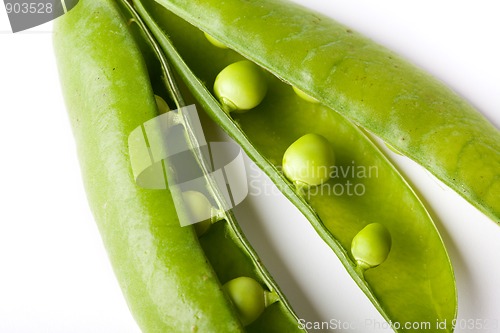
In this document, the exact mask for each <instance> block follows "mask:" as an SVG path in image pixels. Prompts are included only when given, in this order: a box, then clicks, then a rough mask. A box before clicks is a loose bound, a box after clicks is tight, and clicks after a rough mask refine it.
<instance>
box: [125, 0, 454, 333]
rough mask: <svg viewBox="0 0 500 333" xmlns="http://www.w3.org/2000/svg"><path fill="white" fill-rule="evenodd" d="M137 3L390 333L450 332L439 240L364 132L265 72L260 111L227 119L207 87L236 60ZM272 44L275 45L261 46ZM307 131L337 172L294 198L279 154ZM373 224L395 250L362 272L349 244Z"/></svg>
mask: <svg viewBox="0 0 500 333" xmlns="http://www.w3.org/2000/svg"><path fill="white" fill-rule="evenodd" d="M135 5H136V6H137V8H138V11H139V13H140V14H141V16H142V17H143V18H144V20H145V22H146V23H147V24H148V26H149V28H150V30H151V31H152V33H153V34H154V35H155V37H156V38H157V40H158V42H159V44H160V45H161V46H162V48H163V49H164V51H165V54H167V56H168V57H169V58H170V60H171V62H172V64H173V65H174V66H175V68H176V69H177V71H178V74H179V76H180V77H181V78H182V79H183V81H184V82H185V83H186V84H187V86H188V87H189V88H190V89H191V92H192V94H193V95H194V96H195V98H196V99H197V101H198V102H199V104H200V105H202V106H203V108H204V109H205V110H206V112H207V113H208V114H209V115H210V116H211V117H212V118H213V119H214V120H215V121H216V122H217V123H218V124H219V125H220V126H221V127H222V128H224V130H225V131H227V132H228V133H229V134H230V135H231V136H232V137H233V138H234V139H235V140H236V141H237V142H238V143H239V144H240V145H241V146H242V148H243V149H244V150H245V151H246V152H247V153H248V155H249V156H250V157H251V158H252V159H253V160H254V161H255V162H256V163H257V164H258V165H259V166H260V167H261V168H262V169H263V170H264V171H265V172H266V173H267V175H268V176H269V177H270V178H271V179H272V181H273V182H274V183H275V184H276V185H277V186H278V188H279V189H280V190H281V191H282V192H283V193H284V194H285V195H286V196H287V197H288V198H289V199H290V200H291V201H292V202H293V203H294V204H295V205H296V206H297V207H298V208H299V209H300V210H301V211H302V212H303V213H304V215H305V216H306V217H307V218H308V219H309V221H310V222H311V223H312V225H313V226H314V228H315V229H316V230H317V232H318V233H319V235H320V236H321V237H322V238H323V239H324V240H325V241H326V243H327V244H328V245H329V246H330V247H331V248H332V249H333V251H334V252H335V253H336V254H337V256H338V257H339V259H340V260H341V262H342V263H343V265H344V266H345V268H346V270H347V271H348V272H349V274H350V275H351V276H352V278H353V279H354V280H355V282H356V283H357V284H358V285H359V287H360V288H361V289H362V290H363V292H364V293H365V294H366V295H367V296H368V298H369V299H370V300H371V301H372V303H373V304H374V305H375V307H376V308H377V309H378V310H379V311H380V313H381V314H382V315H383V316H384V318H385V319H386V320H388V321H390V322H392V323H395V324H394V325H393V328H394V330H395V331H397V332H407V331H411V330H412V329H411V328H408V327H412V323H423V322H428V323H432V325H435V324H436V323H444V322H446V323H447V325H446V328H443V327H442V326H441V327H432V331H436V332H437V331H442V332H451V331H452V330H453V328H452V327H451V323H452V321H453V319H454V318H455V316H456V310H457V297H456V289H455V280H454V275H453V270H452V267H451V263H450V261H449V258H448V255H447V253H446V250H445V248H444V245H443V242H442V240H441V238H440V236H439V234H438V232H437V230H436V227H435V225H434V223H433V221H432V219H431V217H430V216H429V214H428V212H427V211H426V209H425V208H424V206H423V205H422V203H421V201H420V200H419V199H418V198H417V196H416V195H415V193H414V192H413V191H412V189H411V188H410V187H409V186H408V184H407V183H406V182H405V180H404V179H403V178H402V177H401V175H400V174H399V173H398V171H397V170H396V169H395V168H394V167H393V166H392V165H391V163H390V162H389V161H388V160H387V158H386V157H385V156H384V155H383V154H382V153H381V152H380V150H379V149H378V148H377V146H376V145H375V144H374V143H373V142H372V141H371V140H370V139H369V138H368V137H367V135H366V134H365V133H364V132H363V130H361V129H360V128H359V127H357V126H356V125H354V124H353V123H351V122H349V121H348V120H346V119H345V118H343V117H342V116H341V115H340V114H338V113H336V112H333V111H332V110H331V109H329V108H328V107H326V106H324V105H321V104H313V103H309V102H307V101H305V100H303V99H301V98H299V97H298V96H297V95H296V94H295V93H294V92H293V90H292V87H291V86H289V85H288V84H286V83H284V82H282V81H281V80H280V79H278V78H276V77H275V76H273V75H271V74H267V84H268V92H267V95H266V97H265V98H264V100H263V101H262V102H261V103H260V104H259V106H257V107H256V108H254V109H252V110H250V111H248V112H246V113H242V114H234V115H233V114H231V115H228V114H227V113H226V112H224V111H223V110H222V108H221V105H220V104H219V102H218V101H217V100H216V99H215V98H214V97H213V95H212V93H211V91H210V90H209V89H208V88H207V86H212V84H213V82H214V81H215V77H216V75H217V74H218V73H219V71H221V70H222V69H223V68H225V67H226V66H227V65H229V64H231V63H234V62H236V61H239V60H241V59H243V57H242V56H241V55H239V54H237V53H236V52H233V51H231V50H227V49H226V50H224V49H220V48H216V47H214V46H213V45H211V44H210V43H209V42H208V41H207V40H206V38H205V37H204V34H203V32H202V31H200V30H199V29H198V28H196V27H194V26H192V25H191V24H189V23H187V22H186V21H184V20H183V19H181V18H179V17H177V16H175V15H174V14H172V13H171V12H169V11H167V10H165V9H164V8H161V7H160V6H158V5H155V4H154V3H153V2H147V1H136V2H135ZM180 7H182V6H180ZM186 7H189V6H188V5H186ZM233 10H234V11H236V12H238V10H237V9H234V8H233ZM181 14H182V13H181ZM250 15H253V14H250ZM187 16H188V15H186V17H187ZM241 20H242V21H244V20H245V19H244V18H243V17H242V18H241ZM215 21H217V20H215ZM220 29H221V30H224V29H226V27H221V28H220ZM167 36H168V38H167ZM226 38H228V39H225V40H224V42H227V41H229V37H226ZM228 44H229V45H231V46H232V45H234V44H232V42H228ZM274 47H279V46H277V45H275V44H274V42H273V43H272V45H267V44H266V45H263V46H262V48H269V49H271V48H274ZM207 64H209V65H207ZM283 77H284V78H286V75H283V76H282V77H281V78H283ZM308 133H315V134H320V135H321V136H323V137H324V138H326V139H327V140H328V143H329V144H330V145H331V146H332V147H333V150H334V152H335V155H336V168H335V170H336V171H337V173H336V174H334V175H332V177H331V179H330V180H329V181H328V182H327V183H325V184H323V185H322V186H320V187H312V188H310V189H308V190H306V192H305V193H302V194H301V193H297V192H296V188H295V187H294V185H293V184H291V183H290V182H289V181H288V180H287V179H286V178H285V177H284V176H283V175H282V173H281V172H280V171H279V170H280V168H281V167H282V165H281V163H282V159H283V155H284V153H285V151H286V149H287V148H288V147H289V146H290V145H291V144H292V143H293V142H294V141H296V140H297V139H298V138H300V137H301V136H303V135H304V134H308ZM372 223H378V224H381V225H382V226H383V227H385V229H387V231H388V233H389V234H390V238H391V241H392V247H391V249H390V252H389V255H388V257H387V259H386V260H385V262H383V263H382V264H381V265H379V266H378V267H375V268H370V269H367V270H366V271H364V272H363V271H362V270H360V267H359V266H358V265H357V264H356V262H355V260H354V258H353V257H352V256H351V254H350V252H351V242H352V241H353V239H354V238H355V236H356V235H357V234H359V233H360V231H361V230H363V229H364V228H365V227H366V226H367V225H369V224H372ZM386 248H387V247H386ZM413 327H415V326H413Z"/></svg>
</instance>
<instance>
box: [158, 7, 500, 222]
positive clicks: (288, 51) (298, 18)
mask: <svg viewBox="0 0 500 333" xmlns="http://www.w3.org/2000/svg"><path fill="white" fill-rule="evenodd" d="M157 1H158V2H159V3H160V4H161V5H163V6H165V7H166V8H168V9H169V10H171V11H172V12H174V13H175V14H177V15H179V16H180V17H182V18H183V19H184V20H186V21H188V22H190V23H191V24H193V25H195V26H197V27H198V28H200V29H202V30H203V31H205V32H207V33H209V34H210V35H212V36H213V37H215V38H216V39H217V40H219V41H220V42H222V43H223V44H225V45H227V46H229V47H230V48H232V49H234V50H237V51H238V52H239V53H240V54H242V55H244V56H245V57H247V58H248V59H251V60H252V61H254V62H255V63H257V64H259V65H260V66H262V67H264V68H266V69H267V70H269V71H270V72H271V73H273V74H274V75H276V76H277V77H279V78H281V79H282V80H284V81H286V82H289V83H291V84H293V85H295V86H297V87H299V88H300V89H301V90H303V91H305V92H306V93H308V94H309V95H311V96H312V97H314V98H316V99H318V100H320V101H321V102H322V103H324V104H325V105H327V106H329V107H331V108H332V109H333V110H335V111H337V112H339V113H341V114H342V115H344V116H345V117H347V118H348V119H350V120H351V121H352V122H354V123H356V124H359V125H361V126H362V127H364V128H365V129H367V130H369V131H371V132H372V133H374V134H376V135H377V136H379V137H380V138H382V139H383V140H384V141H386V142H387V143H389V144H390V145H391V146H393V147H395V148H396V149H397V150H398V151H399V152H401V153H402V154H404V155H406V156H408V157H410V158H411V159H413V160H415V161H416V162H417V163H419V164H421V165H422V166H424V167H425V168H427V169H428V170H429V171H430V172H431V173H433V174H434V175H435V176H436V177H437V178H439V179H440V180H441V181H443V182H444V183H445V184H447V185H448V186H450V187H451V188H452V189H453V190H455V191H456V192H457V193H459V194H460V195H462V196H463V197H464V198H465V199H467V200H468V201H469V202H471V203H472V204H473V205H475V206H476V207H477V208H478V209H479V210H481V211H482V212H483V213H485V214H486V215H488V216H489V217H490V218H491V219H492V220H493V221H495V222H496V223H500V200H498V198H500V174H499V172H500V132H499V131H498V129H496V128H495V127H494V126H493V125H492V124H491V123H489V122H488V121H487V120H486V119H485V118H484V117H483V116H482V115H481V114H480V113H479V112H477V111H476V110H475V109H474V108H473V107H472V106H471V105H470V104H468V103H467V102H466V101H465V100H464V99H462V98H461V97H459V96H458V95H457V94H455V93H454V92H453V91H451V90H450V89H449V88H447V87H446V86H445V85H443V84H442V83H441V82H439V81H438V80H436V79H434V78H433V77H431V76H430V75H428V74H427V73H425V72H423V71H421V70H419V69H417V68H416V67H415V66H413V65H411V64H409V63H408V62H406V61H405V60H403V59H401V58H400V57H399V56H397V55H396V54H394V53H392V52H390V51H388V50H387V49H385V48H383V47H381V46H380V45H377V44H376V43H374V42H373V41H371V40H369V39H367V38H365V37H363V36H361V35H359V34H357V33H356V32H353V31H352V30H351V29H349V28H347V27H345V26H343V25H341V24H339V23H337V22H335V21H333V20H332V19H331V18H328V17H325V16H322V15H321V14H319V13H315V12H311V11H309V10H307V9H305V8H302V7H300V6H297V5H294V4H292V3H290V2H287V1H280V0H257V1H244V0H229V1H225V2H224V5H220V2H218V1H216V0H193V1H184V0H157Z"/></svg>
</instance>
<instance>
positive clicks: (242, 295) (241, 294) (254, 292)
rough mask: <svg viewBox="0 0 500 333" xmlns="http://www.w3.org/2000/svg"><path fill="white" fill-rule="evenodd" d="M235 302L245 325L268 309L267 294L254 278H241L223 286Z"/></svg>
mask: <svg viewBox="0 0 500 333" xmlns="http://www.w3.org/2000/svg"><path fill="white" fill-rule="evenodd" d="M223 288H224V290H225V291H226V292H227V294H228V295H229V298H230V299H231V301H232V302H233V304H234V306H235V307H236V310H237V312H238V315H239V317H240V319H241V322H242V323H243V325H245V326H246V325H249V324H251V323H252V322H253V321H254V320H255V319H257V318H259V316H260V315H261V314H262V312H263V311H264V309H265V308H266V294H265V293H266V292H265V291H264V288H262V286H261V285H260V283H258V282H257V281H255V280H254V279H252V278H249V277H246V276H241V277H238V278H236V279H233V280H231V281H229V282H227V283H226V284H224V286H223Z"/></svg>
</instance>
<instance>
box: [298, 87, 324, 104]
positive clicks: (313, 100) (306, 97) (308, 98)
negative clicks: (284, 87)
mask: <svg viewBox="0 0 500 333" xmlns="http://www.w3.org/2000/svg"><path fill="white" fill-rule="evenodd" d="M292 88H293V91H295V93H296V94H297V96H299V97H300V98H302V99H303V100H305V101H307V102H309V103H319V101H318V100H317V99H316V98H314V97H311V96H309V95H308V94H306V93H305V92H303V91H302V90H300V89H299V88H297V87H296V86H292Z"/></svg>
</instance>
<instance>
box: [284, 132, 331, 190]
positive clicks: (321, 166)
mask: <svg viewBox="0 0 500 333" xmlns="http://www.w3.org/2000/svg"><path fill="white" fill-rule="evenodd" d="M334 165H335V154H334V152H333V150H332V146H331V144H330V142H328V140H327V139H325V138H324V137H323V136H321V135H318V134H314V133H309V134H306V135H304V136H302V137H300V138H299V139H297V140H296V141H295V142H294V143H292V144H291V145H290V147H288V148H287V150H286V151H285V153H284V155H283V172H284V174H285V176H286V177H287V178H288V179H290V180H291V181H292V182H293V183H295V184H296V185H297V186H299V187H303V186H306V187H309V186H315V185H320V184H322V183H324V182H326V181H327V180H328V179H329V178H330V173H331V170H332V167H333V166H334Z"/></svg>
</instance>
